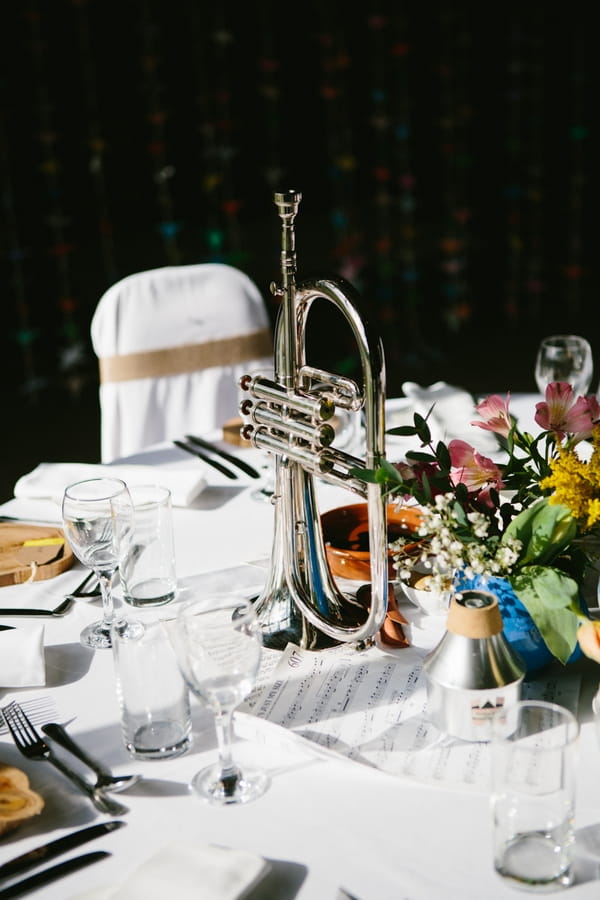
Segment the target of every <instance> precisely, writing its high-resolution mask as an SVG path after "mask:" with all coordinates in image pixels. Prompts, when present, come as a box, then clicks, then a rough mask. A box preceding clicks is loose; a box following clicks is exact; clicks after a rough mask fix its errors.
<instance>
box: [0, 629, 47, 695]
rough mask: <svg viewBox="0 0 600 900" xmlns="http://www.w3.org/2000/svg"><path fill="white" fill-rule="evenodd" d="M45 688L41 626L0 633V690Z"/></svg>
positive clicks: (42, 630)
mask: <svg viewBox="0 0 600 900" xmlns="http://www.w3.org/2000/svg"><path fill="white" fill-rule="evenodd" d="M44 684H46V660H45V657H44V626H43V625H33V626H31V627H29V628H26V627H24V626H19V627H18V628H13V629H10V630H8V631H0V688H18V687H34V686H39V685H44Z"/></svg>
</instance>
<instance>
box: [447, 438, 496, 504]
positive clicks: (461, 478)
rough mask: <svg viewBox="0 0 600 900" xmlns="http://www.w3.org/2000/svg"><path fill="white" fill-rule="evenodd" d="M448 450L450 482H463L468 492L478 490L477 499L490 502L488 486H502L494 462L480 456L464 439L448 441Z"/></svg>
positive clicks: (455, 483)
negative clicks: (450, 466)
mask: <svg viewBox="0 0 600 900" xmlns="http://www.w3.org/2000/svg"><path fill="white" fill-rule="evenodd" d="M448 450H449V452H450V462H451V464H452V470H451V472H450V480H451V481H452V484H453V485H455V486H456V485H457V484H461V483H462V484H464V485H465V487H466V488H467V490H468V491H469V492H471V493H477V492H478V494H479V499H480V500H482V501H483V502H484V503H488V504H490V503H491V500H490V496H489V492H490V488H492V487H493V488H496V490H498V491H500V490H502V488H503V487H504V484H503V483H502V478H501V476H500V469H499V468H498V466H497V465H496V463H495V462H493V460H491V459H489V458H488V457H487V456H482V455H481V453H478V452H477V450H475V449H474V448H473V447H471V445H470V444H467V442H466V441H458V440H455V441H450V443H449V444H448Z"/></svg>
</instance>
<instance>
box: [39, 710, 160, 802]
mask: <svg viewBox="0 0 600 900" xmlns="http://www.w3.org/2000/svg"><path fill="white" fill-rule="evenodd" d="M42 731H43V732H44V734H45V735H47V736H48V737H49V738H52V740H54V741H56V743H57V744H60V746H61V747H63V748H64V749H65V750H68V751H69V753H72V754H73V756H76V757H77V759H79V760H81V762H82V763H85V765H86V766H88V768H90V769H91V770H92V772H93V773H94V774H95V775H96V785H95V787H96V790H100V791H114V792H116V791H125V790H127V788H130V787H132V786H133V785H134V784H137V782H138V781H139V780H140V778H141V777H142V776H141V775H113V774H112V772H110V771H109V770H108V769H107V768H106V767H105V766H103V765H102V763H100V762H98V760H96V759H94V758H93V757H92V756H90V754H89V753H88V752H87V751H86V750H84V748H83V747H81V746H80V745H79V744H77V743H76V742H75V741H74V740H73V738H72V737H71V735H70V734H68V733H67V730H66V728H65V727H64V726H63V725H59V724H58V723H57V722H49V723H48V724H47V725H42Z"/></svg>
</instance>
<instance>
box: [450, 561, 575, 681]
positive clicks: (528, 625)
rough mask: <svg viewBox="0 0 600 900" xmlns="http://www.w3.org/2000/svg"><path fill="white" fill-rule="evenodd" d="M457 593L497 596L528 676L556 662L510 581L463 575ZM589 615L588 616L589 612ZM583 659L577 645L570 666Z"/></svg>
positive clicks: (456, 585)
mask: <svg viewBox="0 0 600 900" xmlns="http://www.w3.org/2000/svg"><path fill="white" fill-rule="evenodd" d="M454 589H455V590H457V591H458V590H479V591H489V592H490V593H492V594H495V595H496V597H497V598H498V605H499V607H500V612H501V613H502V619H503V621H504V635H505V637H506V639H507V641H508V642H509V643H510V645H511V646H512V647H514V649H515V650H516V651H517V653H519V654H520V655H521V657H522V658H523V661H524V663H525V666H526V669H527V674H528V675H531V674H533V673H535V672H537V671H539V670H540V669H542V668H543V667H544V666H546V665H548V663H551V662H552V661H553V660H554V659H555V657H554V656H553V655H552V653H551V652H550V650H549V649H548V647H547V646H546V643H545V641H544V639H543V638H542V636H541V634H540V632H539V631H538V628H537V625H536V624H535V622H534V621H533V619H532V618H531V616H530V615H529V613H528V612H527V609H526V608H525V606H523V604H522V603H521V601H520V600H519V598H518V597H517V595H516V594H515V592H514V591H513V589H512V587H511V585H510V582H509V581H507V580H506V578H498V577H495V576H491V577H484V576H482V575H475V576H474V577H473V578H465V577H464V576H460V575H459V576H457V578H456V579H455V581H454ZM585 611H586V612H587V610H585ZM581 655H582V653H581V648H580V647H579V644H577V646H576V647H575V649H574V650H573V653H572V654H571V656H570V657H569V660H568V662H574V661H575V660H576V659H579V658H580V657H581Z"/></svg>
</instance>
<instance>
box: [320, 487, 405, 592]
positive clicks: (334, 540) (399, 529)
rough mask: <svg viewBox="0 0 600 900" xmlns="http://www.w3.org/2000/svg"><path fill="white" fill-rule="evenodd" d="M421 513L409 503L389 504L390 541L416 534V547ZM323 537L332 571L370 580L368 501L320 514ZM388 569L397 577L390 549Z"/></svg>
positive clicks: (391, 574) (342, 576)
mask: <svg viewBox="0 0 600 900" xmlns="http://www.w3.org/2000/svg"><path fill="white" fill-rule="evenodd" d="M420 522H421V514H420V512H419V511H418V510H416V509H413V508H410V507H398V508H397V507H396V506H395V505H394V504H390V505H389V506H388V508H387V525H388V543H390V542H391V541H395V540H397V538H399V537H400V536H402V535H405V536H406V535H411V534H413V535H415V549H416V548H417V546H418V544H419V543H420V539H419V538H418V537H417V529H418V527H419V524H420ZM321 526H322V529H323V540H324V541H325V550H326V553H327V561H328V562H329V568H330V569H331V573H332V575H335V576H337V577H341V578H349V579H351V580H353V581H370V579H371V564H370V555H369V517H368V506H367V504H366V503H353V504H350V505H349V506H339V507H337V508H335V509H330V510H328V511H327V512H324V513H323V514H322V515H321ZM388 572H389V577H390V578H395V576H396V570H395V569H394V567H393V564H392V554H391V553H390V552H389V551H388Z"/></svg>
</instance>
